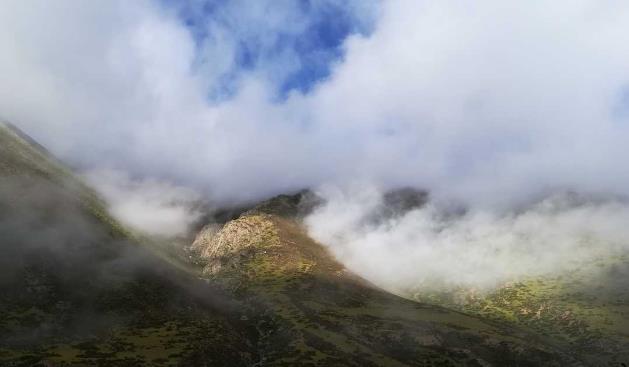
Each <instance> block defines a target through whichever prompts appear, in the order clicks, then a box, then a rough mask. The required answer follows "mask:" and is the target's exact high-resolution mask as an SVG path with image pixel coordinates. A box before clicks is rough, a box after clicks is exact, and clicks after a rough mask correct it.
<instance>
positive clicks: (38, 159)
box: [0, 126, 255, 366]
mask: <svg viewBox="0 0 629 367" xmlns="http://www.w3.org/2000/svg"><path fill="white" fill-rule="evenodd" d="M237 308H238V307H237V306H236V305H234V302H233V301H231V300H229V299H227V298H225V297H224V296H222V295H221V293H220V292H219V291H217V290H216V289H213V288H212V287H210V286H208V285H207V284H206V283H205V282H202V281H199V280H198V279H196V277H193V276H190V275H189V274H186V273H183V272H181V271H179V270H178V269H174V268H172V266H170V265H169V264H168V263H166V262H164V261H162V260H161V259H160V258H158V257H157V256H155V255H154V254H153V252H152V251H150V250H149V248H148V247H147V246H145V245H143V244H141V243H138V242H137V240H135V239H134V238H132V237H130V236H129V232H128V231H126V230H125V229H124V228H123V227H122V226H120V225H119V224H118V223H117V222H116V221H115V220H114V219H112V218H111V217H110V216H109V215H107V212H106V210H105V207H104V205H103V204H102V202H101V201H100V200H99V199H98V197H97V196H96V195H95V194H94V192H93V191H92V190H90V189H89V188H88V187H87V186H85V185H84V184H83V183H81V182H80V181H79V180H77V179H76V178H75V177H74V176H73V175H72V174H71V173H70V172H69V171H68V170H67V169H65V168H64V167H63V166H62V165H60V164H59V163H58V162H57V161H56V160H54V159H53V158H51V157H50V156H49V155H48V154H47V153H46V152H45V151H43V150H41V149H40V148H39V147H37V146H33V145H32V144H30V142H29V141H28V139H24V138H23V135H22V134H18V133H16V132H15V131H14V130H13V129H10V128H6V127H3V126H0V365H19V366H21V365H24V366H30V365H33V363H36V362H38V361H41V360H46V361H47V363H49V364H50V365H57V364H59V365H65V364H66V363H76V364H79V365H95V364H97V363H98V364H101V365H129V366H139V365H171V364H172V363H173V362H176V363H179V364H182V365H198V363H197V362H198V361H206V362H207V363H212V362H213V363H216V364H229V365H248V364H250V363H251V361H252V359H253V357H251V355H253V354H254V353H255V349H254V348H253V347H252V345H250V344H247V343H248V340H249V339H250V335H254V336H255V330H249V329H248V327H247V326H246V325H244V326H240V321H239V320H238V319H237V318H236V316H235V315H233V314H232V310H234V309H237ZM232 319H233V320H232Z"/></svg>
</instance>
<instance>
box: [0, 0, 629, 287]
mask: <svg viewBox="0 0 629 367" xmlns="http://www.w3.org/2000/svg"><path fill="white" fill-rule="evenodd" d="M191 4H193V5H194V4H196V6H198V7H197V8H195V7H194V6H193V9H199V7H200V8H201V9H204V7H205V6H206V5H207V3H198V2H192V3H191ZM199 4H200V5H199ZM256 4H258V3H256ZM260 4H261V5H260ZM260 4H258V5H257V6H256V7H246V9H245V7H243V6H242V5H241V3H240V2H230V3H229V5H226V6H225V7H223V8H220V9H219V10H217V11H215V12H214V13H212V12H210V14H209V15H207V16H202V17H201V19H200V20H199V19H197V20H196V23H194V22H193V23H194V24H193V25H190V24H187V23H186V22H187V20H189V19H186V18H185V16H183V15H182V14H185V11H183V10H181V9H179V8H176V7H174V8H173V7H172V6H170V5H164V3H156V2H150V1H136V2H133V3H130V2H126V1H109V2H106V3H105V2H102V3H93V2H78V1H70V0H67V1H58V2H55V5H54V6H53V5H51V4H49V3H48V2H44V1H41V2H34V3H29V4H25V3H24V2H21V1H4V2H2V3H1V4H0V22H1V24H2V25H3V32H1V33H0V45H3V46H2V47H3V50H2V55H3V57H2V58H0V70H2V83H0V114H2V115H3V116H5V117H6V118H7V119H8V120H10V121H13V122H14V123H15V124H16V125H18V126H20V127H21V128H23V129H24V130H25V131H26V132H27V133H29V134H31V135H33V136H34V137H35V138H36V139H37V140H39V141H41V142H42V143H43V144H44V145H45V146H47V147H49V148H50V149H51V150H52V151H53V152H54V153H56V154H57V155H59V156H60V157H61V158H62V159H64V160H65V161H66V162H70V163H71V164H72V165H74V166H76V167H79V168H81V169H88V170H92V169H116V170H122V171H127V172H130V173H131V176H132V177H140V178H143V179H148V180H158V181H160V182H174V183H175V184H173V185H174V186H186V187H189V188H191V189H193V190H195V191H198V192H200V193H201V194H202V195H204V197H206V198H208V199H209V200H212V201H213V202H222V203H233V202H244V201H248V200H254V199H259V198H262V197H265V196H268V195H273V194H277V193H281V192H285V191H288V190H295V189H301V188H304V187H319V186H321V185H326V184H329V185H336V186H339V187H341V189H345V190H346V189H348V188H351V187H353V186H352V185H353V183H355V182H363V183H366V184H367V185H373V186H375V187H378V190H383V191H386V190H387V189H390V188H395V187H401V186H412V187H420V188H424V189H426V190H428V191H429V192H430V193H431V196H432V197H433V198H434V200H435V202H446V201H449V200H452V201H457V202H460V203H462V205H464V206H466V207H467V208H468V210H470V213H472V214H468V215H466V216H464V217H462V218H460V219H459V221H458V222H454V223H451V224H452V225H453V226H454V227H452V231H454V232H453V233H452V236H453V237H452V238H454V239H457V240H459V239H460V240H461V241H463V240H465V241H467V239H468V237H467V236H468V235H467V234H466V233H468V232H473V229H474V228H475V226H476V227H478V228H485V229H486V230H487V231H489V232H491V233H492V235H495V236H498V237H500V238H503V239H504V238H505V236H507V237H508V233H510V231H511V230H513V229H514V227H518V226H520V225H522V224H521V221H522V220H524V219H522V218H521V217H518V216H516V217H513V214H510V215H511V216H509V215H507V217H505V219H501V217H496V215H503V214H504V213H510V212H513V208H517V207H521V206H523V205H524V206H526V205H530V203H531V200H532V198H535V197H547V196H549V195H551V194H552V193H553V192H557V191H566V190H574V191H577V192H585V193H600V194H605V195H612V196H613V195H619V196H626V195H628V194H629V189H628V188H629V169H628V168H627V165H626V164H624V162H623V161H622V159H623V158H624V157H627V156H629V148H627V144H626V142H627V140H628V139H629V115H628V114H627V113H625V112H626V111H627V106H628V102H627V90H628V89H627V88H628V86H629V68H627V65H628V64H629V3H626V2H620V1H613V0H605V1H594V0H580V1H576V2H575V1H567V0H562V1H554V2H552V3H548V2H542V1H528V2H521V3H505V2H503V1H498V0H484V1H478V2H474V3H469V4H468V3H462V2H460V1H454V0H451V1H411V0H391V1H386V2H379V3H375V2H373V3H369V4H370V5H363V4H365V3H364V2H362V1H361V2H358V1H355V2H350V3H347V4H349V5H340V4H341V2H335V1H331V0H330V1H325V2H322V3H321V4H324V5H325V4H327V5H325V6H324V5H320V6H313V8H312V9H310V10H303V9H302V8H300V7H298V6H296V5H295V4H297V2H291V1H287V2H279V3H278V2H274V1H273V2H271V1H269V2H261V3H260ZM278 4H279V5H278ZM313 4H314V3H313ZM326 6H328V7H329V6H336V7H340V8H341V9H343V11H342V12H341V13H343V14H351V16H347V19H349V20H348V22H349V24H350V25H349V26H348V27H347V29H350V31H346V32H344V33H343V32H341V34H342V36H340V37H341V41H339V40H337V41H338V42H337V43H338V44H336V45H334V46H333V48H334V50H332V51H331V50H330V49H325V48H321V49H320V50H319V51H321V52H320V53H317V52H315V51H316V50H317V49H316V48H315V49H314V51H313V50H310V51H312V52H310V51H309V53H307V54H308V55H310V56H311V57H313V58H315V59H316V60H315V61H314V62H311V61H307V60H305V59H303V58H302V56H303V55H304V53H303V52H296V51H295V47H297V46H296V45H297V44H298V43H299V40H300V37H305V36H304V35H305V34H306V33H307V32H306V30H312V29H313V26H312V25H313V24H317V22H316V21H315V20H316V19H319V18H321V14H325V12H323V10H322V9H326ZM194 11H197V12H198V10H194ZM322 12H323V13H322ZM188 23H189V22H188ZM314 29H316V27H315V28H314ZM304 32H306V33H304ZM308 34H309V33H308ZM281 35H284V36H286V37H287V39H289V40H290V42H288V41H287V42H284V41H282V39H283V38H282V36H281ZM323 44H325V43H323ZM243 45H244V46H243ZM243 50H248V52H252V55H255V57H253V58H251V60H253V61H251V60H249V61H247V58H248V57H247V56H246V53H245V55H244V56H243V53H242V51H243ZM252 50H253V51H252ZM250 56H251V55H250ZM318 63H321V64H322V65H324V67H323V69H325V72H323V73H321V74H316V75H317V77H316V80H315V81H308V82H304V83H306V84H308V88H294V89H290V88H288V90H286V83H287V80H290V78H291V77H293V76H294V75H296V74H295V73H297V75H299V73H298V71H299V70H304V68H305V70H308V68H313V66H312V65H317V64H318ZM304 78H305V77H304ZM532 210H534V213H536V214H538V215H541V216H542V218H545V219H549V220H550V219H552V218H548V217H547V216H548V214H545V213H541V214H539V213H537V211H536V209H532ZM358 212H359V213H360V212H362V210H359V211H358ZM474 213H481V214H474ZM569 213H571V211H568V214H569ZM597 213H598V212H597ZM603 214H605V215H614V214H618V213H615V212H613V211H611V209H610V211H607V212H605V211H603ZM346 215H347V216H348V219H347V220H348V221H349V224H351V223H352V221H353V220H354V217H355V216H358V217H360V215H358V214H352V213H348V214H346ZM409 215H410V214H409ZM597 215H599V214H597ZM600 215H602V214H600ZM433 216H434V214H433V213H431V212H430V211H420V212H414V214H412V215H411V216H410V217H409V218H408V220H407V221H403V220H400V223H398V224H396V228H398V227H399V228H400V231H402V232H401V233H405V230H404V228H406V226H407V225H409V226H410V224H407V223H411V222H412V223H420V224H418V225H420V226H422V224H421V223H424V224H423V226H424V227H428V229H430V227H431V226H433V225H440V222H439V221H438V220H436V219H434V218H433ZM621 217H623V218H624V214H623V215H622V216H621ZM597 218H598V217H597ZM411 219H412V221H411ZM599 219H600V218H599ZM527 220H528V219H527ZM435 221H436V222H435ZM448 223H449V222H448ZM526 223H528V222H526ZM579 223H580V222H579ZM593 223H596V224H597V225H601V226H604V221H603V220H597V221H595V222H593ZM449 224H450V223H449ZM567 226H568V227H567V229H566V231H567V232H570V231H572V230H574V231H577V232H578V229H579V227H578V226H576V225H568V224H567ZM422 228H423V227H422ZM479 230H480V229H479ZM527 231H529V232H531V233H533V232H534V231H533V230H532V229H530V228H528V227H527V228H526V231H525V232H526V233H528V232H527ZM577 232H575V233H570V234H569V235H567V236H568V237H566V238H569V239H574V240H575V241H576V237H574V236H576V235H577ZM369 233H371V231H370V232H369ZM374 233H375V234H373V235H371V234H366V235H363V236H362V237H360V236H359V237H358V238H362V239H364V240H366V241H367V242H370V241H372V240H374V239H377V240H378V241H380V240H381V241H385V242H386V241H388V240H389V239H390V238H388V236H389V232H386V233H385V234H378V233H380V228H379V227H377V228H375V232H374ZM392 233H398V231H397V230H396V231H394V232H392ZM421 233H422V234H421V236H420V235H416V234H413V236H419V237H418V241H419V243H420V245H419V248H420V249H418V250H417V251H423V250H421V248H422V246H421V243H425V242H426V241H428V240H435V241H436V242H437V243H443V244H444V245H443V246H442V247H443V248H447V246H449V241H451V240H449V239H447V238H443V237H440V235H438V234H434V233H432V232H430V230H427V232H421ZM540 233H542V232H540ZM562 233H563V232H562ZM578 233H580V232H578ZM473 234H474V236H477V235H478V233H477V232H473ZM551 234H552V233H551ZM551 234H549V236H550V235H551ZM532 235H533V234H532ZM374 236H375V237H374ZM391 236H394V235H393V234H391ZM395 236H397V235H395ZM409 236H410V235H409ZM422 236H428V237H427V238H424V237H422ZM457 236H458V237H457ZM461 236H463V237H461ZM474 236H472V239H470V241H471V244H472V245H471V248H476V247H474V246H476V245H478V244H479V243H481V242H482V241H481V240H480V239H479V238H476V237H474ZM363 237H364V238H363ZM551 237H552V236H551ZM603 237H606V236H603ZM534 238H537V237H534ZM329 240H330V241H331V242H333V241H336V240H334V239H333V238H330V239H329ZM354 240H355V238H353V237H352V238H349V241H350V242H352V241H354ZM390 240H392V241H393V240H395V238H391V239H390ZM540 240H541V239H540ZM505 241H506V242H510V241H512V240H510V239H508V238H507V239H505ZM513 241H515V240H513ZM393 242H395V241H393ZM402 242H404V243H407V242H405V241H402ZM415 242H417V241H415ZM408 243H414V242H413V241H411V242H408ZM466 243H467V242H466ZM543 243H547V242H543ZM492 246H493V245H492ZM492 246H490V247H488V248H487V250H489V249H493V248H494V247H495V246H494V247H492ZM506 246H507V248H508V249H511V247H509V245H508V244H507V245H506ZM527 246H528V245H527ZM531 246H533V244H531ZM548 246H550V244H548ZM414 251H415V250H414V249H412V248H409V249H406V248H405V250H404V251H402V252H398V255H399V256H405V254H406V252H408V253H410V254H414V253H415V252H414ZM435 251H437V252H435V254H438V253H440V252H439V251H442V250H440V249H436V250H435ZM479 251H480V250H479ZM483 251H484V250H483ZM460 253H462V254H467V253H466V252H465V251H460ZM475 253H476V252H475ZM480 253H482V252H479V254H480ZM533 253H536V252H533ZM429 255H430V254H429ZM569 255H570V254H569V253H568V254H567V256H569ZM383 256H384V255H383ZM431 256H433V255H430V256H429V257H428V259H432V258H433V257H434V256H433V257H431ZM469 257H470V258H473V256H471V254H470V255H469ZM408 258H409V259H415V257H414V256H409V257H408ZM434 258H436V257H434ZM435 264H439V262H435ZM449 264H450V263H445V264H443V265H444V266H446V265H449ZM542 264H543V262H542ZM463 265H465V264H463ZM409 266H410V265H409ZM496 266H499V265H496ZM402 268H403V267H402ZM463 268H465V266H464V267H463ZM468 270H470V271H471V269H468ZM494 270H495V271H494V272H493V273H492V274H497V275H499V276H501V275H500V274H502V271H501V270H500V269H494ZM435 271H436V272H437V274H439V271H438V269H436V270H435ZM403 273H404V272H403ZM444 277H445V278H448V274H444ZM385 279H386V277H385Z"/></svg>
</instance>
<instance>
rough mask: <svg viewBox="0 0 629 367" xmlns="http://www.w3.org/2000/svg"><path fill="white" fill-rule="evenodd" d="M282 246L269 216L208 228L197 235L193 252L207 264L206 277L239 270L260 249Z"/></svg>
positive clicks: (254, 217)
mask: <svg viewBox="0 0 629 367" xmlns="http://www.w3.org/2000/svg"><path fill="white" fill-rule="evenodd" d="M277 245H279V235H278V231H277V228H276V226H275V225H274V223H273V221H272V220H271V219H270V217H269V216H268V215H263V214H257V215H246V216H242V217H240V218H238V219H235V220H232V221H230V222H228V223H227V224H225V226H223V227H222V228H220V227H219V226H218V225H214V224H212V225H208V226H206V227H205V228H203V230H202V231H201V232H200V233H199V234H198V235H197V237H196V239H195V240H194V242H193V243H192V246H191V250H192V251H194V252H196V253H197V254H198V256H199V257H200V258H201V259H203V260H205V261H207V265H206V266H205V268H204V269H203V273H204V274H205V275H213V274H216V273H218V272H219V271H220V270H221V269H224V268H230V267H231V268H236V267H238V266H239V265H240V263H242V262H243V261H245V260H247V259H249V258H250V257H251V256H253V254H254V253H255V252H256V251H260V249H261V248H266V247H271V246H277Z"/></svg>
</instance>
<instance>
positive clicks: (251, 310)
mask: <svg viewBox="0 0 629 367" xmlns="http://www.w3.org/2000/svg"><path fill="white" fill-rule="evenodd" d="M392 200H393V202H397V201H396V200H398V199H396V198H395V197H394V198H393V199H392ZM398 201H399V200H398ZM416 204H420V203H419V202H418V203H416ZM312 205H316V198H314V197H313V196H312V195H311V194H309V193H308V192H301V193H298V194H296V195H282V196H279V197H276V198H272V199H269V200H267V201H265V202H262V203H260V204H259V205H256V206H254V207H252V208H249V209H244V210H242V211H241V212H240V215H226V216H224V220H221V221H216V222H215V223H208V225H207V226H205V227H204V228H203V229H202V230H201V231H200V232H199V234H198V235H197V236H196V238H195V239H194V241H193V242H192V244H191V245H190V246H189V247H188V248H186V249H181V251H182V252H183V251H186V254H187V255H188V256H186V258H188V259H189V263H181V261H180V259H169V258H168V256H165V255H164V253H162V252H160V251H159V246H156V245H155V244H153V243H151V241H150V240H147V239H145V238H143V237H142V236H139V235H137V234H134V233H132V231H129V230H128V229H126V228H124V226H123V225H121V224H120V223H118V222H117V221H116V220H115V219H114V218H112V217H111V216H110V215H109V214H108V212H107V209H106V205H105V204H104V202H103V201H102V200H101V199H100V198H99V197H98V195H97V194H96V193H95V192H94V191H93V190H92V189H91V188H89V187H88V186H87V185H85V184H84V183H83V182H81V180H79V179H77V178H76V176H74V175H73V173H72V172H71V171H70V170H69V169H68V168H66V167H64V166H63V164H61V163H60V162H59V161H58V160H56V159H54V158H53V157H52V156H51V155H50V154H49V153H48V152H47V151H46V150H45V149H44V148H42V147H41V146H39V145H38V144H36V143H34V142H33V141H32V139H30V138H28V136H27V135H25V134H24V133H21V132H20V131H19V130H17V129H15V128H13V127H11V126H9V125H0V240H1V241H0V365H6V366H32V365H46V366H66V365H101V366H173V365H181V366H240V365H242V366H294V365H312V366H314V365H325V366H458V365H463V366H564V365H575V366H578V365H589V364H592V365H595V363H591V361H590V360H587V359H582V358H575V357H574V356H573V355H574V354H575V353H574V350H573V348H572V346H571V345H570V344H569V343H567V342H564V341H563V340H561V339H557V338H553V337H548V336H546V335H543V334H542V333H539V332H537V331H535V330H534V329H533V328H530V327H529V326H527V325H519V324H516V323H512V322H508V320H502V319H498V318H490V317H481V316H480V315H479V314H477V315H470V314H466V313H464V312H460V311H457V310H450V309H447V308H444V307H441V306H438V305H430V304H428V303H421V302H416V301H412V300H409V299H405V298H401V297H398V296H396V295H392V294H390V293H387V292H385V291H383V290H381V289H379V288H377V287H375V286H374V285H372V284H370V283H369V282H367V281H365V280H364V279H361V278H360V277H358V276H357V275H355V274H353V273H352V272H350V271H348V270H347V269H345V268H344V267H343V265H342V264H340V263H339V262H337V261H336V260H335V259H334V258H333V257H332V256H331V255H330V254H329V253H328V251H327V250H326V249H325V247H324V246H322V245H321V244H319V243H317V242H315V241H314V240H312V239H311V238H310V237H309V236H308V235H307V233H306V232H305V231H304V229H303V227H302V225H301V223H300V217H301V215H302V214H303V212H304V210H307V209H308V208H309V207H311V206H312ZM182 258H183V257H182ZM420 265H421V264H418V266H420Z"/></svg>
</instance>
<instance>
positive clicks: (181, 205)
mask: <svg viewBox="0 0 629 367" xmlns="http://www.w3.org/2000/svg"><path fill="white" fill-rule="evenodd" d="M84 178H85V179H86V181H87V182H88V183H90V185H91V186H92V187H94V188H96V190H97V191H98V192H99V193H100V194H101V195H102V196H103V197H104V198H105V200H106V201H107V203H108V204H109V210H110V211H111V213H112V214H113V215H114V216H115V217H116V218H118V219H119V220H120V221H122V222H123V223H124V224H125V225H127V226H129V227H130V228H133V229H135V230H137V231H140V232H142V233H145V234H149V235H157V236H178V235H184V234H186V233H187V231H188V230H189V229H190V227H191V226H192V225H193V224H194V223H195V222H196V221H198V220H199V219H200V218H201V216H202V215H203V212H202V210H201V207H200V202H201V201H202V197H201V196H200V195H199V194H198V193H196V192H194V191H192V190H190V189H188V188H186V187H181V186H175V185H173V184H171V183H168V182H162V181H158V180H154V179H153V180H151V179H135V180H134V179H132V178H131V177H129V176H128V175H127V174H125V173H124V172H120V171H113V170H101V171H90V172H87V173H85V174H84Z"/></svg>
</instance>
